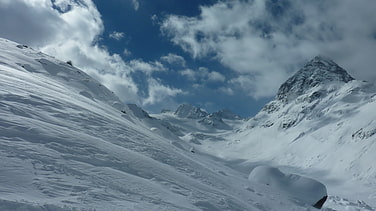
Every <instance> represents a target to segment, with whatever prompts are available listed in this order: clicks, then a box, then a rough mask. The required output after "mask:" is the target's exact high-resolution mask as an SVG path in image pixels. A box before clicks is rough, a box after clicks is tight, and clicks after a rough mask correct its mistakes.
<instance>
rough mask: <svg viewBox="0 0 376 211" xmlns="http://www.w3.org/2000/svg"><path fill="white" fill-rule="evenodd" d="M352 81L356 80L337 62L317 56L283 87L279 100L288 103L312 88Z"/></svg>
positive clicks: (278, 95) (280, 89)
mask: <svg viewBox="0 0 376 211" xmlns="http://www.w3.org/2000/svg"><path fill="white" fill-rule="evenodd" d="M352 80H354V78H353V77H351V76H350V75H349V74H348V73H347V72H346V70H344V69H343V68H341V67H340V66H338V65H337V64H336V63H335V62H333V61H332V60H330V59H329V58H326V57H323V56H316V57H315V58H313V59H312V60H311V61H309V62H308V63H307V64H306V65H305V66H304V67H303V68H302V69H300V70H299V71H298V72H297V73H295V74H294V75H293V76H292V77H291V78H289V79H288V80H287V81H286V82H285V83H283V84H282V85H281V87H280V88H279V90H278V93H277V99H278V100H282V101H286V102H288V101H291V100H293V99H295V98H296V97H297V96H300V95H302V94H304V93H305V92H306V91H307V90H309V89H310V88H313V87H316V86H319V85H323V84H326V83H331V82H342V83H347V82H349V81H352Z"/></svg>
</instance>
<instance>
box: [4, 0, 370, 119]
mask: <svg viewBox="0 0 376 211" xmlns="http://www.w3.org/2000/svg"><path fill="white" fill-rule="evenodd" d="M375 10H376V1H374V0H359V1H353V0H317V1H311V0H189V1H183V0H106V1H105V0H0V37H3V38H7V39H10V40H13V41H16V42H19V43H22V44H26V45H29V46H31V47H33V48H35V49H38V50H40V51H42V52H44V53H47V54H50V55H52V56H55V57H56V58H58V59H61V60H63V61H68V60H71V61H72V62H73V65H74V66H76V67H79V68H81V69H83V70H84V71H85V72H87V73H88V74H90V75H91V76H93V77H94V78H96V79H97V80H99V81H100V82H101V83H103V84H104V85H105V86H107V87H108V88H109V89H110V90H112V91H114V92H115V93H116V94H117V95H118V96H119V98H120V99H121V100H122V101H124V102H125V103H135V104H137V105H139V106H140V107H142V108H143V109H145V110H146V111H148V112H150V113H159V111H160V110H161V109H172V110H175V109H176V107H177V106H178V105H179V104H182V103H189V104H192V105H195V106H198V107H201V108H203V109H205V110H207V111H208V112H214V111H217V110H220V109H230V110H232V111H233V112H235V113H237V114H240V115H241V116H243V117H251V116H253V115H255V114H256V113H257V112H258V111H259V110H260V109H261V108H262V107H263V106H264V105H265V104H266V103H267V102H268V101H270V100H271V99H273V98H274V96H275V94H276V92H277V90H278V88H279V86H280V85H281V84H282V83H283V82H284V81H285V80H286V79H288V78H289V77H290V76H292V75H293V74H294V73H295V72H296V71H298V70H299V68H301V67H302V66H303V65H304V63H306V62H307V61H309V60H310V59H312V58H313V57H314V56H316V55H322V56H326V57H329V58H331V59H333V60H334V61H335V62H336V63H338V64H339V65H340V66H342V67H343V68H345V69H346V70H347V71H348V72H349V73H350V74H351V75H352V76H353V77H355V78H357V79H360V80H367V81H371V82H375V81H376V71H375V67H376V59H375V58H376V57H375V55H376V13H375V12H374V11H375Z"/></svg>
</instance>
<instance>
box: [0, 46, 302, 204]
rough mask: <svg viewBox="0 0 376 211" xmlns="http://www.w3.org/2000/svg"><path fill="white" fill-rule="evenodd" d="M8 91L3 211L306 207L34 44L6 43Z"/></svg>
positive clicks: (1, 101) (3, 93) (0, 177)
mask: <svg viewBox="0 0 376 211" xmlns="http://www.w3.org/2000/svg"><path fill="white" fill-rule="evenodd" d="M0 84H1V87H0V187H1V188H0V209H1V210H239V211H240V210H302V209H303V210H306V209H307V208H306V206H304V205H300V204H297V203H295V202H294V200H292V199H290V198H288V197H285V196H280V195H278V194H274V193H273V192H268V190H266V189H264V188H263V187H256V186H257V185H255V186H254V185H253V184H252V183H250V182H249V181H248V180H247V174H244V173H243V172H239V171H236V170H234V169H232V168H230V167H228V166H227V165H226V164H227V163H226V162H225V161H222V160H220V159H216V158H214V157H212V156H209V155H205V154H204V153H201V152H199V151H196V153H192V152H190V150H189V149H190V148H191V145H190V144H188V143H186V142H184V141H182V140H180V139H179V138H178V136H177V134H179V131H178V130H177V129H176V128H174V126H173V125H172V124H170V123H169V122H166V121H161V120H158V119H155V118H152V117H150V116H148V115H147V114H145V113H144V112H143V111H142V110H141V109H139V108H137V107H136V106H134V105H124V104H122V102H120V100H119V99H118V98H117V97H116V96H115V95H114V94H113V93H112V92H111V91H109V90H108V89H107V88H105V87H104V86H102V85H101V84H100V83H99V82H98V81H96V80H94V79H93V78H91V77H90V76H88V75H87V74H85V73H84V72H82V71H80V70H79V69H76V68H74V67H72V66H71V65H69V64H67V63H65V62H61V61H58V60H56V59H54V58H52V57H49V56H47V55H44V54H42V53H40V52H36V51H34V50H33V49H30V48H28V47H27V46H23V45H19V44H17V43H14V42H11V41H8V40H4V39H0ZM151 128H153V129H151ZM174 129H176V130H174Z"/></svg>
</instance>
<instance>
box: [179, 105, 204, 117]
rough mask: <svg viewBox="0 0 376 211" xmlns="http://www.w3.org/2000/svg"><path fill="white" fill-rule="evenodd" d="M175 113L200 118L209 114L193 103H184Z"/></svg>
mask: <svg viewBox="0 0 376 211" xmlns="http://www.w3.org/2000/svg"><path fill="white" fill-rule="evenodd" d="M175 115H177V116H178V117H180V118H190V119H198V118H202V117H205V116H207V115H208V113H207V112H206V111H203V110H202V109H201V108H197V107H195V106H193V105H189V104H182V105H180V106H179V107H178V108H177V109H176V111H175Z"/></svg>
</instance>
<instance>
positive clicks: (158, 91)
mask: <svg viewBox="0 0 376 211" xmlns="http://www.w3.org/2000/svg"><path fill="white" fill-rule="evenodd" d="M148 86H149V89H148V90H149V93H148V97H147V98H146V100H144V101H143V103H142V104H143V105H144V106H145V105H146V106H147V105H152V104H156V103H160V102H162V101H164V100H165V99H166V98H169V97H171V96H176V95H178V94H184V92H183V91H182V90H181V89H175V88H171V87H169V86H163V85H161V83H160V82H159V81H158V80H156V79H154V78H149V79H148Z"/></svg>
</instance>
